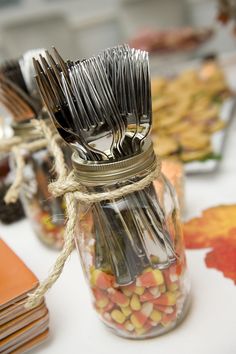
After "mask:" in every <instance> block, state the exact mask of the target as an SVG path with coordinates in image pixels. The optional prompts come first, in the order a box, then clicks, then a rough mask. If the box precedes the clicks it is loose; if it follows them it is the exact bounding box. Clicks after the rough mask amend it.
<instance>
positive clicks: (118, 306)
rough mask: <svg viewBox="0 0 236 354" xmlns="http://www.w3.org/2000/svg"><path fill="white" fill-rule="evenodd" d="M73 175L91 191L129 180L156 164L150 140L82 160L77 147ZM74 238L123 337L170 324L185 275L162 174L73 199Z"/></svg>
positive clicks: (107, 319) (181, 300) (176, 318)
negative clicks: (110, 155)
mask: <svg viewBox="0 0 236 354" xmlns="http://www.w3.org/2000/svg"><path fill="white" fill-rule="evenodd" d="M72 162H73V168H74V172H75V176H76V178H77V179H78V182H80V183H81V185H82V186H83V188H84V189H85V190H86V191H87V192H89V193H99V192H107V193H108V195H109V192H111V191H114V190H116V189H118V188H120V187H123V186H128V187H129V186H130V187H133V186H134V184H135V182H137V181H139V180H141V179H143V178H144V177H146V176H148V175H149V174H150V173H151V172H153V171H154V170H155V168H156V157H155V154H154V152H153V147H152V143H151V142H150V141H147V142H146V143H145V144H144V146H143V148H142V151H141V153H140V154H138V155H136V156H132V157H129V158H125V159H123V160H120V161H116V162H106V161H102V162H101V161H99V162H94V161H93V162H90V161H84V160H82V159H80V158H79V156H78V155H77V154H76V153H74V155H73V156H72ZM77 214H78V216H77V224H76V232H75V241H76V245H77V249H78V251H79V255H80V258H81V262H82V267H83V270H84V273H85V277H86V279H87V282H88V285H89V287H90V290H91V296H92V303H93V306H94V309H95V310H96V311H97V313H98V315H99V317H100V319H101V320H102V322H103V323H104V324H105V325H106V326H107V327H108V328H109V329H110V330H112V331H113V332H114V333H116V334H117V335H120V336H122V337H127V338H134V339H135V338H136V339H142V338H149V337H154V336H158V335H161V334H162V333H165V332H167V331H169V330H171V329H173V328H174V327H175V326H177V324H178V323H179V322H180V321H181V320H182V319H183V317H184V316H185V314H186V312H187V309H188V305H189V290H190V286H189V280H188V277H187V270H186V259H185V251H184V244H183V236H182V230H181V224H180V219H179V207H178V202H177V198H176V196H175V192H174V190H173V187H172V186H171V184H170V182H169V181H168V180H167V179H166V177H164V175H162V174H160V175H159V177H158V178H156V180H154V181H153V182H151V183H150V185H148V186H147V187H145V188H144V189H142V190H138V191H133V192H132V193H129V194H127V195H126V196H121V197H119V198H116V199H114V198H112V197H111V198H109V196H108V197H107V199H106V200H104V201H102V202H96V203H90V204H87V203H81V202H79V203H78V210H77Z"/></svg>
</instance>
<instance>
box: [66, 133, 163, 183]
mask: <svg viewBox="0 0 236 354" xmlns="http://www.w3.org/2000/svg"><path fill="white" fill-rule="evenodd" d="M72 164H73V168H74V171H75V175H76V176H77V178H78V181H79V182H80V183H82V184H84V185H87V186H96V185H103V184H106V183H109V182H112V183H115V182H121V181H122V180H124V179H129V178H131V177H133V176H135V175H138V174H148V173H150V172H153V171H154V170H155V168H156V156H155V153H154V151H153V145H152V142H151V140H150V139H147V141H146V142H145V143H144V145H143V147H142V151H141V152H140V153H139V154H137V155H134V156H132V157H128V158H124V159H122V160H119V161H115V162H107V161H85V160H82V159H81V158H80V157H79V156H78V154H77V153H74V154H73V155H72Z"/></svg>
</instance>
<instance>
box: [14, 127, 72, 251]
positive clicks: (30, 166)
mask: <svg viewBox="0 0 236 354" xmlns="http://www.w3.org/2000/svg"><path fill="white" fill-rule="evenodd" d="M13 129H14V133H15V136H20V137H21V138H22V139H23V141H24V142H26V143H30V142H34V141H37V140H39V139H42V138H43V136H42V135H41V134H40V133H39V132H38V131H37V129H36V128H35V127H34V125H32V123H31V122H28V123H19V124H15V125H13ZM23 153H24V158H25V161H26V166H25V168H24V182H23V186H22V189H21V194H20V199H21V201H22V204H23V207H24V210H25V214H26V216H27V217H28V219H29V221H30V223H31V225H32V228H33V230H34V232H35V234H36V235H37V236H38V238H39V239H40V240H41V241H42V242H43V243H44V244H46V245H47V246H50V247H52V248H55V249H61V248H62V246H63V238H64V223H65V219H64V211H65V206H64V203H63V200H62V198H54V197H52V195H51V194H50V193H49V191H48V184H49V183H50V182H51V181H52V180H53V179H55V178H56V175H55V172H54V170H53V165H54V162H53V158H52V157H51V156H50V154H49V151H48V149H47V148H39V149H38V150H36V151H34V152H28V151H27V150H25V151H23Z"/></svg>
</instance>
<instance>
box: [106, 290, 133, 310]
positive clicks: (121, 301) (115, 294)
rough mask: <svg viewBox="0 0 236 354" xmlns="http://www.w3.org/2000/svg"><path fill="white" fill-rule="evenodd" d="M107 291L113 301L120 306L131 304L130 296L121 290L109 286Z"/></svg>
mask: <svg viewBox="0 0 236 354" xmlns="http://www.w3.org/2000/svg"><path fill="white" fill-rule="evenodd" d="M107 292H108V294H109V297H110V299H111V301H112V302H114V303H115V304H117V305H119V306H120V307H127V306H128V305H129V298H128V297H127V296H125V295H124V294H123V293H122V292H121V291H119V290H115V289H113V288H109V289H108V290H107Z"/></svg>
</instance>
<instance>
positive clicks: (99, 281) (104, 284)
mask: <svg viewBox="0 0 236 354" xmlns="http://www.w3.org/2000/svg"><path fill="white" fill-rule="evenodd" d="M90 282H91V285H92V287H94V286H96V287H98V288H100V289H108V288H110V287H112V286H113V284H114V277H113V276H112V275H110V274H107V273H105V272H103V271H101V270H99V269H94V270H93V271H92V274H91V279H90Z"/></svg>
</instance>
